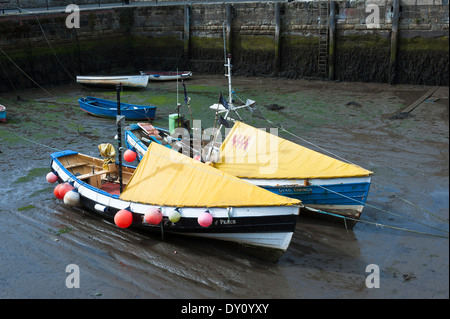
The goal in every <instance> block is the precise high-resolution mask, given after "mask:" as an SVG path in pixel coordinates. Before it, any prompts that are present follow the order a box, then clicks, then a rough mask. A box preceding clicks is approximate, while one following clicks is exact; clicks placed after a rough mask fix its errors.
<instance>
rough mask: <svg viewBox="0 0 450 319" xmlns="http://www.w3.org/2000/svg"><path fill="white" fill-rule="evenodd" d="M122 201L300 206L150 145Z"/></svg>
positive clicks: (193, 205)
mask: <svg viewBox="0 0 450 319" xmlns="http://www.w3.org/2000/svg"><path fill="white" fill-rule="evenodd" d="M120 198H121V199H123V200H127V201H133V202H140V203H145V204H151V205H160V206H174V207H238V206H285V205H300V204H301V201H299V200H295V199H291V198H287V197H284V196H280V195H277V194H274V193H272V192H270V191H267V190H265V189H262V188H259V187H257V186H254V185H252V184H250V183H248V182H246V181H243V180H240V179H239V178H237V177H234V176H231V175H229V174H227V173H225V172H221V171H219V170H217V169H215V168H214V167H212V166H210V165H207V164H204V163H202V162H199V161H196V160H194V159H192V158H190V157H188V156H185V155H183V154H180V153H178V152H175V151H173V150H171V149H169V148H167V147H164V146H162V145H159V144H158V143H150V146H149V148H148V149H147V151H146V153H145V155H144V157H143V158H142V160H141V162H140V163H139V165H138V167H137V168H136V170H135V172H134V173H133V176H132V177H131V179H130V181H129V182H128V184H127V185H126V187H125V189H124V191H123V192H122V194H121V195H120Z"/></svg>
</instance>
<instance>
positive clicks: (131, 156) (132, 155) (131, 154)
mask: <svg viewBox="0 0 450 319" xmlns="http://www.w3.org/2000/svg"><path fill="white" fill-rule="evenodd" d="M136 156H137V154H136V152H135V151H132V150H126V151H125V153H124V154H123V159H124V160H126V161H127V162H134V160H135V159H136Z"/></svg>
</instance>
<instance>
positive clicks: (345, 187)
mask: <svg viewBox="0 0 450 319" xmlns="http://www.w3.org/2000/svg"><path fill="white" fill-rule="evenodd" d="M245 180H247V181H248V182H250V183H252V184H254V185H258V186H260V187H262V188H264V189H267V190H269V191H271V192H273V193H275V194H278V195H283V196H287V197H291V198H295V199H299V200H301V201H302V203H303V205H304V206H305V209H304V210H303V211H302V212H304V214H305V215H308V216H315V217H320V218H322V219H329V220H334V221H341V222H342V220H343V218H344V217H345V218H347V219H348V222H347V223H346V225H347V226H349V227H352V226H354V225H355V223H356V220H358V219H359V218H360V216H361V213H362V211H363V209H364V206H365V202H366V199H367V196H368V194H369V189H370V183H371V177H370V176H366V177H348V178H333V179H308V180H261V179H245ZM308 208H312V210H311V209H310V210H309V211H308ZM317 210H319V211H317ZM336 215H337V216H336Z"/></svg>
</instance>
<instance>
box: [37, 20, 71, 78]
mask: <svg viewBox="0 0 450 319" xmlns="http://www.w3.org/2000/svg"><path fill="white" fill-rule="evenodd" d="M34 16H35V18H36V21H37V22H38V24H39V27H40V28H41V31H42V34H43V35H44V38H45V41H47V44H48V46H49V47H50V50H52V53H53V55H54V56H55V58H56V60H58V62H59V64H60V65H61V66H62V68H63V69H64V71H65V72H66V73H67V74H68V75H69V76H70V77H71V78H72V79H75V77H74V76H73V75H72V74H70V73H69V71H67V69H66V67H65V66H64V64H63V63H62V62H61V60H60V59H59V58H58V56H57V55H56V53H55V50H53V47H52V45H51V44H50V41H48V39H47V36H46V35H45V32H44V29H43V28H42V25H41V22H40V21H39V18H38V16H37V15H36V14H35V15H34Z"/></svg>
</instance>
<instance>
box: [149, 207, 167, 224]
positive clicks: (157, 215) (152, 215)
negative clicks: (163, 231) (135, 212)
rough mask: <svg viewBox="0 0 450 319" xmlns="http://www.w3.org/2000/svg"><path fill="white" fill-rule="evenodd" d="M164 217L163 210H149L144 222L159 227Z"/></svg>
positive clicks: (154, 208)
mask: <svg viewBox="0 0 450 319" xmlns="http://www.w3.org/2000/svg"><path fill="white" fill-rule="evenodd" d="M162 218H163V215H162V213H161V210H160V209H159V208H156V207H151V208H149V209H147V211H146V212H145V215H144V220H145V221H146V222H147V223H149V224H150V225H158V224H159V223H160V222H161V221H162Z"/></svg>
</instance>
